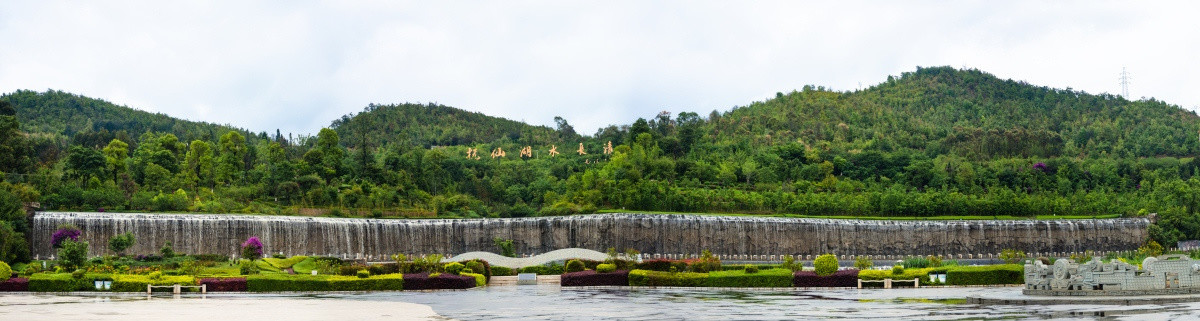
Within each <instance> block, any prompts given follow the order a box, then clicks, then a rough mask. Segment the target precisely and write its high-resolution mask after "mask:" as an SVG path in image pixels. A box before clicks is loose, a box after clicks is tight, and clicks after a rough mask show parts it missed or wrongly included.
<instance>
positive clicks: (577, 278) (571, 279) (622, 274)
mask: <svg viewBox="0 0 1200 321" xmlns="http://www.w3.org/2000/svg"><path fill="white" fill-rule="evenodd" d="M604 265H612V264H601V266H604ZM626 285H629V271H628V270H623V271H615V272H605V273H600V272H598V271H580V272H572V273H563V275H562V286H626Z"/></svg>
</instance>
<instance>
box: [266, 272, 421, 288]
mask: <svg viewBox="0 0 1200 321" xmlns="http://www.w3.org/2000/svg"><path fill="white" fill-rule="evenodd" d="M403 289H404V277H403V275H401V274H384V275H375V276H371V277H370V278H366V279H362V278H358V277H355V276H341V275H283V274H259V275H250V276H247V277H246V290H248V291H251V292H278V291H386V290H403Z"/></svg>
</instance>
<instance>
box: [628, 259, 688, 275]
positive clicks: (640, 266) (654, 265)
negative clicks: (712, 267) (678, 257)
mask: <svg viewBox="0 0 1200 321" xmlns="http://www.w3.org/2000/svg"><path fill="white" fill-rule="evenodd" d="M675 263H676V261H671V260H666V259H653V260H643V261H642V263H637V264H634V267H635V268H636V269H637V270H650V271H662V272H666V271H670V270H671V265H673V264H675ZM679 263H682V262H679ZM686 266H687V264H686V263H685V264H684V267H685V268H686ZM679 270H683V269H679Z"/></svg>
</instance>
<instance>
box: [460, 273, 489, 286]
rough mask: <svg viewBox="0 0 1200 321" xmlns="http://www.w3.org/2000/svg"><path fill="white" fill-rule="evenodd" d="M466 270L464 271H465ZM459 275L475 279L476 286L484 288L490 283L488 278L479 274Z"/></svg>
mask: <svg viewBox="0 0 1200 321" xmlns="http://www.w3.org/2000/svg"><path fill="white" fill-rule="evenodd" d="M465 270H466V269H464V271H465ZM458 275H461V276H469V277H473V278H475V286H484V285H487V282H488V281H487V277H486V276H483V274H479V273H470V272H459V274H458Z"/></svg>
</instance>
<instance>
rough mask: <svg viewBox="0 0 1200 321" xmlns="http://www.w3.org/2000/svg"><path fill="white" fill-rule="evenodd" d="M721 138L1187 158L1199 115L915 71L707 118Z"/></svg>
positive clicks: (1147, 103) (961, 74)
mask: <svg viewBox="0 0 1200 321" xmlns="http://www.w3.org/2000/svg"><path fill="white" fill-rule="evenodd" d="M710 118H713V119H712V125H713V126H714V130H715V133H717V135H719V136H721V137H731V138H732V137H741V138H737V139H734V140H735V141H742V140H750V141H751V142H766V143H779V142H793V141H802V142H805V143H814V142H827V143H828V144H831V145H832V148H835V149H843V150H871V149H877V150H881V151H885V152H886V151H893V150H897V149H903V148H911V149H915V150H920V151H924V152H925V153H926V154H928V155H930V156H931V157H932V156H936V155H941V154H955V155H960V156H965V157H969V158H971V159H994V158H1007V157H1056V156H1077V157H1086V156H1092V157H1104V158H1109V157H1120V158H1124V157H1157V156H1175V157H1182V156H1188V157H1190V156H1193V155H1195V154H1196V153H1197V152H1198V151H1200V141H1198V139H1197V130H1198V129H1200V122H1198V120H1200V118H1198V117H1197V115H1196V114H1195V112H1192V111H1187V110H1184V109H1182V108H1180V107H1178V106H1175V105H1170V104H1167V103H1165V102H1162V101H1157V100H1154V99H1149V100H1139V101H1129V100H1126V99H1124V98H1122V97H1118V96H1113V95H1109V94H1088V93H1085V92H1079V91H1074V90H1070V89H1069V88H1068V89H1054V88H1048V87H1039V86H1034V85H1030V84H1027V83H1024V82H1018V81H1013V80H1002V79H999V78H996V77H995V76H993V75H991V74H988V73H984V72H981V71H978V70H956V69H954V68H950V67H934V68H918V70H917V71H915V72H908V73H904V74H903V75H902V76H901V77H899V78H897V79H893V78H892V77H891V76H889V77H888V80H887V81H886V82H884V83H881V84H879V85H877V86H874V87H871V88H869V89H865V90H861V91H855V92H832V91H826V90H823V89H821V88H813V87H811V86H809V87H805V88H804V89H803V90H801V91H795V92H792V93H790V94H783V93H780V94H778V95H777V97H775V98H774V99H770V100H767V101H764V102H757V103H753V104H750V105H748V106H745V107H741V108H735V109H734V110H732V111H729V112H726V113H724V114H723V115H720V117H710Z"/></svg>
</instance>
